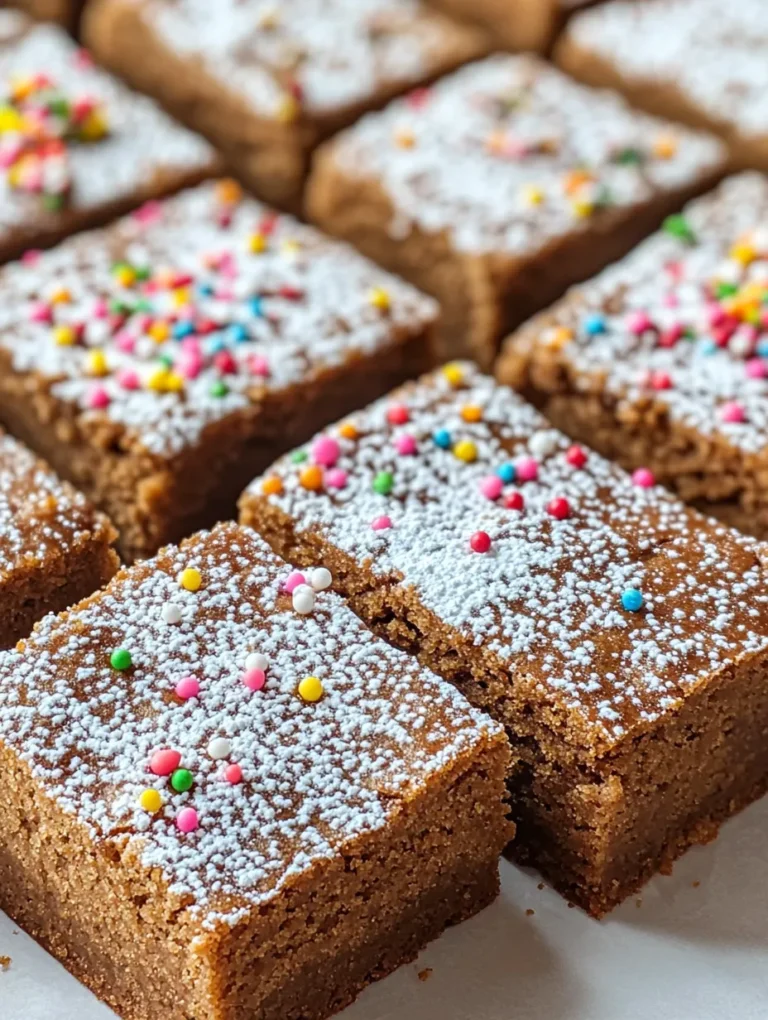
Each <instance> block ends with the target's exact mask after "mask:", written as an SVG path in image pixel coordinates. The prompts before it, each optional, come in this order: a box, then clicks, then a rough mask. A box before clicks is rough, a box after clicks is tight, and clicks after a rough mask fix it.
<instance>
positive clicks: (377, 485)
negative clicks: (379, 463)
mask: <svg viewBox="0 0 768 1020" xmlns="http://www.w3.org/2000/svg"><path fill="white" fill-rule="evenodd" d="M394 483H395V479H394V477H393V475H392V472H391V471H379V473H378V474H377V475H376V477H375V478H374V480H373V491H374V492H378V494H379V495H380V496H388V495H389V494H390V492H391V491H392V486H393V485H394Z"/></svg>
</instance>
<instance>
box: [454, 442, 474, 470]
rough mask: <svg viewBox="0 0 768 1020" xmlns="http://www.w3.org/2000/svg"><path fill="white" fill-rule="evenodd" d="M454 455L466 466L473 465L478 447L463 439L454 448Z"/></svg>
mask: <svg viewBox="0 0 768 1020" xmlns="http://www.w3.org/2000/svg"><path fill="white" fill-rule="evenodd" d="M453 455H454V457H458V459H459V460H463V461H464V463H465V464H471V463H472V461H473V460H475V459H476V458H477V447H476V446H475V444H474V443H473V442H472V440H471V439H462V440H461V441H460V442H458V443H457V444H456V445H455V446H454V448H453Z"/></svg>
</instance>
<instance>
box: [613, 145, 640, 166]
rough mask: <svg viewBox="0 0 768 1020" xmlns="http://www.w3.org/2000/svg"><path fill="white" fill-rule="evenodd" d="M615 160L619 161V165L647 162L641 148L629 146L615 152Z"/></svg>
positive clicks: (634, 164)
mask: <svg viewBox="0 0 768 1020" xmlns="http://www.w3.org/2000/svg"><path fill="white" fill-rule="evenodd" d="M613 162H614V163H618V164H619V166H639V164H640V163H644V162H645V153H643V152H641V151H640V149H635V148H633V147H632V146H628V147H627V148H626V149H620V150H619V151H618V152H617V153H616V154H615V156H614V157H613Z"/></svg>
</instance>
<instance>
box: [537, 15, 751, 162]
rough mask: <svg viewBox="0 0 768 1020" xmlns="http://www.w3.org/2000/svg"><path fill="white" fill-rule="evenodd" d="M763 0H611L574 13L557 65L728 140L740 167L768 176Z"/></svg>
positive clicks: (641, 105) (559, 51)
mask: <svg viewBox="0 0 768 1020" xmlns="http://www.w3.org/2000/svg"><path fill="white" fill-rule="evenodd" d="M766 38H768V5H767V4H765V3H764V0H738V2H737V3H733V4H724V3H722V2H721V0H624V2H618V0H612V2H610V3H606V4H604V5H601V6H600V7H597V8H595V9H594V10H590V11H585V12H583V13H582V14H579V15H577V16H576V17H575V18H574V19H573V20H572V21H571V22H570V24H569V27H568V29H567V30H566V33H565V34H564V35H563V37H562V38H561V41H560V43H559V45H558V48H557V60H558V62H559V63H560V64H561V65H562V66H563V67H564V68H565V69H566V70H567V71H569V72H570V73H571V74H573V75H574V76H575V77H576V78H579V79H581V80H582V81H585V82H587V83H589V84H591V85H600V86H604V87H609V88H614V89H617V90H619V91H620V92H623V93H624V95H625V96H627V98H628V99H629V101H630V102H631V103H632V104H633V105H635V106H638V107H640V108H642V109H647V110H650V111H651V112H652V113H658V114H659V115H661V116H665V117H671V118H673V119H674V120H680V121H682V122H684V123H686V124H691V125H693V126H695V127H700V128H706V129H707V130H710V131H713V132H715V133H716V134H718V135H721V136H722V138H723V139H724V140H725V142H726V143H727V144H728V147H729V149H730V153H731V157H732V160H733V163H734V165H735V166H737V167H741V168H750V167H751V168H754V169H759V170H768V105H767V104H766V102H765V92H766V85H767V84H768V76H766V69H765V68H766V62H765V47H766Z"/></svg>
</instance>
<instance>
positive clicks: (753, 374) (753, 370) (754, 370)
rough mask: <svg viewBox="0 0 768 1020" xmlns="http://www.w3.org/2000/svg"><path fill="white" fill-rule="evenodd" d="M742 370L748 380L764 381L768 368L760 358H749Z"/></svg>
mask: <svg viewBox="0 0 768 1020" xmlns="http://www.w3.org/2000/svg"><path fill="white" fill-rule="evenodd" d="M744 368H745V369H746V373H747V377H748V378H749V379H764V378H765V377H766V375H768V366H766V364H765V362H764V361H763V359H762V358H750V360H749V361H748V362H747V363H746V365H745V366H744Z"/></svg>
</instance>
